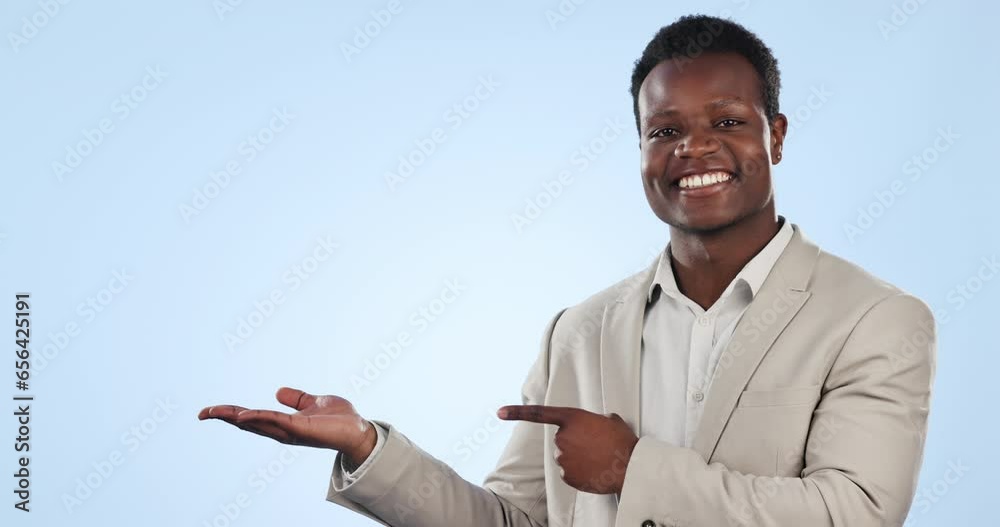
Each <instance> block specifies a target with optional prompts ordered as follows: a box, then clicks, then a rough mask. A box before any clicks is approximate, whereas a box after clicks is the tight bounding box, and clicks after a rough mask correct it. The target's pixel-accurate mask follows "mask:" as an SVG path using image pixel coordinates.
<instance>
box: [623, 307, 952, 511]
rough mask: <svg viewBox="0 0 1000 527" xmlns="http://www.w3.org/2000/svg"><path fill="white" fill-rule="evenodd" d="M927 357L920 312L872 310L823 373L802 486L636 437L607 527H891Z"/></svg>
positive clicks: (924, 389)
mask: <svg viewBox="0 0 1000 527" xmlns="http://www.w3.org/2000/svg"><path fill="white" fill-rule="evenodd" d="M936 346H937V344H936V330H935V328H934V319H933V315H932V314H931V311H930V309H929V308H928V307H927V305H926V304H924V303H923V302H922V301H921V300H919V299H917V298H916V297H914V296H911V295H908V294H905V293H899V294H896V295H894V296H890V297H887V298H885V299H883V300H881V301H879V302H877V303H876V304H875V305H874V306H873V307H872V308H870V309H869V310H868V312H867V313H865V315H864V316H863V317H862V318H861V320H860V321H859V322H858V323H857V325H856V326H855V327H854V329H853V330H852V332H851V334H850V335H849V336H848V338H847V340H846V341H845V344H844V346H843V348H842V349H841V351H840V353H839V355H838V357H837V359H836V360H835V362H834V364H833V366H832V370H831V371H830V373H829V376H828V378H827V380H826V383H825V385H824V389H823V391H824V393H823V395H822V398H821V399H820V402H819V404H818V406H817V408H816V410H815V412H814V414H813V426H812V428H811V429H810V432H809V435H808V438H807V441H806V449H805V466H804V468H803V470H802V472H801V477H799V478H790V477H769V476H767V477H766V476H757V475H753V474H742V473H739V472H736V471H732V470H729V469H727V468H726V467H725V466H723V465H722V464H720V463H712V464H708V463H706V461H705V459H704V458H702V457H701V455H699V454H698V453H697V452H695V451H694V450H691V449H687V448H680V447H676V446H673V445H669V444H667V443H663V442H660V441H657V440H655V439H653V438H650V437H643V438H641V439H640V440H639V443H638V444H637V445H636V448H635V450H634V452H633V454H632V458H631V460H630V461H629V464H628V467H627V468H626V473H625V483H624V485H623V488H622V495H621V502H620V504H619V509H618V518H617V525H643V522H644V521H646V520H653V521H654V522H656V525H669V526H674V525H691V526H694V525H720V526H721V525H734V526H735V525H754V526H762V527H778V526H786V525H809V526H815V527H819V526H837V527H847V526H849V527H863V526H889V525H892V526H899V525H902V524H903V522H904V521H905V519H906V515H907V512H908V511H909V508H910V503H911V501H912V500H913V495H914V492H915V488H916V484H917V476H918V475H919V471H920V464H921V462H922V459H923V448H924V440H925V438H926V432H927V416H928V411H929V405H930V394H931V385H932V383H933V379H934V371H935V355H936ZM818 421H824V422H826V423H828V424H829V425H830V426H826V427H821V426H816V425H817V422H818Z"/></svg>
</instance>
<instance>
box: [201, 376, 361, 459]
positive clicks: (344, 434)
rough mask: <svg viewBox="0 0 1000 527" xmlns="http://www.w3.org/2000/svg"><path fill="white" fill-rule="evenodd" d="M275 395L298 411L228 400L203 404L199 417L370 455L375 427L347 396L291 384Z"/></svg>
mask: <svg viewBox="0 0 1000 527" xmlns="http://www.w3.org/2000/svg"><path fill="white" fill-rule="evenodd" d="M275 397H276V398H277V399H278V402H280V403H281V404H283V405H285V406H288V407H291V408H294V409H296V410H298V411H297V412H295V413H291V414H289V413H284V412H277V411H274V410H251V409H247V408H244V407H242V406H235V405H230V404H225V405H218V406H208V407H205V408H203V409H202V410H201V412H199V413H198V419H202V420H204V419H220V420H222V421H225V422H227V423H229V424H232V425H234V426H236V427H238V428H240V429H243V430H247V431H249V432H253V433H255V434H259V435H262V436H265V437H270V438H272V439H274V440H276V441H280V442H282V443H286V444H290V445H304V446H311V447H318V448H330V449H334V450H340V451H342V452H344V453H345V454H347V455H348V456H349V457H351V458H353V459H358V458H361V459H364V458H365V457H367V454H368V452H365V450H366V449H365V444H366V443H369V442H371V443H374V441H372V440H373V439H374V437H375V431H374V429H373V428H372V427H371V425H370V424H369V423H368V421H366V420H365V419H364V418H363V417H361V416H360V415H359V414H358V412H357V411H356V410H355V409H354V405H352V404H351V403H350V401H348V400H347V399H344V398H343V397H337V396H336V395H318V396H317V395H312V394H308V393H306V392H303V391H302V390H296V389H294V388H287V387H283V388H280V389H279V390H278V392H277V393H276V394H275Z"/></svg>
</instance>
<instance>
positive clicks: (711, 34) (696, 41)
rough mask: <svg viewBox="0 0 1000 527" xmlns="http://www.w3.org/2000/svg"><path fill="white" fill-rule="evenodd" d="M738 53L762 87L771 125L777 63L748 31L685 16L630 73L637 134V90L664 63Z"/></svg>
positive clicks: (775, 109) (657, 37)
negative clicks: (705, 54)
mask: <svg viewBox="0 0 1000 527" xmlns="http://www.w3.org/2000/svg"><path fill="white" fill-rule="evenodd" d="M726 52H732V53H738V54H740V55H742V56H743V57H745V58H746V59H747V60H748V61H750V64H751V65H752V66H753V69H754V70H756V71H757V76H758V77H759V80H760V85H761V100H762V101H763V102H764V112H765V114H766V115H767V121H768V122H769V123H770V122H771V121H772V120H773V119H774V118H775V117H776V116H777V115H778V92H779V91H780V90H781V72H779V71H778V61H777V59H775V58H774V55H773V54H772V53H771V49H770V48H768V47H767V46H766V45H765V44H764V42H763V41H761V40H760V38H759V37H757V35H755V34H754V33H752V32H751V31H750V30H748V29H747V28H745V27H743V26H741V25H740V24H738V23H736V22H733V21H732V20H729V19H725V18H718V17H714V16H707V15H686V16H682V17H681V18H678V19H677V21H675V22H674V23H672V24H670V25H669V26H664V27H662V28H660V30H659V31H657V32H656V35H655V36H654V37H653V39H652V40H650V41H649V44H646V49H644V50H643V52H642V57H640V58H639V60H637V61H635V68H634V69H633V70H632V89H631V91H632V111H633V112H634V113H635V127H636V130H641V128H640V126H639V87H640V86H642V81H643V80H645V79H646V76H647V75H649V72H650V71H653V68H655V67H656V65H657V64H659V63H661V62H663V61H665V60H676V61H679V63H681V64H683V62H684V61H689V60H693V59H694V58H696V57H698V56H700V55H701V54H703V53H726Z"/></svg>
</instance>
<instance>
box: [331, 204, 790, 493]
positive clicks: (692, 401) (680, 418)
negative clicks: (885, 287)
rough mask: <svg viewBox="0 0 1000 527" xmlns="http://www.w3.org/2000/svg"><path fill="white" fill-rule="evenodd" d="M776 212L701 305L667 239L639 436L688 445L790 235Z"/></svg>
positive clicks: (644, 350)
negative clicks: (737, 266) (725, 358)
mask: <svg viewBox="0 0 1000 527" xmlns="http://www.w3.org/2000/svg"><path fill="white" fill-rule="evenodd" d="M778 219H779V221H780V222H781V227H780V228H779V230H778V233H777V234H775V236H774V237H773V238H771V241H770V242H768V243H767V245H765V246H764V248H763V249H761V250H760V252H758V253H757V254H756V255H755V256H754V257H753V258H752V259H751V260H750V261H749V262H747V264H746V265H745V266H744V267H743V269H741V270H740V272H739V273H737V275H736V277H735V278H733V281H732V282H730V283H729V286H727V287H726V289H725V290H724V291H723V292H722V296H720V297H719V299H718V300H717V301H716V302H715V303H714V304H712V306H711V307H709V308H708V309H707V310H704V309H702V308H701V306H699V305H698V304H697V303H695V302H694V301H693V300H691V299H690V298H688V297H686V296H684V295H682V294H681V292H680V290H679V289H678V288H677V282H676V281H675V280H674V274H673V268H672V266H671V263H670V257H669V254H670V244H669V243H668V244H667V247H666V248H665V249H664V254H663V258H661V259H660V265H659V266H658V267H657V269H656V273H655V275H654V277H653V282H652V283H651V284H650V287H649V291H648V293H647V304H646V313H645V316H644V318H643V326H642V347H641V354H642V355H641V360H640V387H641V388H640V389H641V395H640V403H639V404H640V421H641V426H642V430H639V431H636V434H637V435H638V436H640V437H642V436H644V435H652V436H653V437H655V438H657V439H660V440H662V441H666V442H669V443H671V444H673V445H676V446H682V447H690V446H691V442H692V440H693V439H694V433H695V431H696V430H697V428H698V422H699V421H700V420H701V413H702V409H703V407H704V406H703V403H704V400H705V396H706V394H707V393H708V389H709V387H710V386H711V380H712V374H713V372H714V370H715V366H716V364H718V361H719V355H720V354H721V353H722V350H723V349H724V348H725V346H726V344H727V343H728V342H729V338H730V337H731V336H732V334H733V329H734V328H735V327H736V323H737V322H738V321H739V319H740V317H741V316H742V315H743V312H744V311H746V308H747V307H749V305H750V301H751V300H753V297H754V296H755V295H756V294H757V291H759V290H760V286H761V284H763V283H764V279H765V278H767V275H768V274H769V273H770V272H771V268H772V267H774V263H775V262H776V261H777V260H778V256H780V255H781V253H782V251H784V249H785V246H787V245H788V241H789V240H791V238H792V226H791V223H789V222H788V221H786V220H785V218H784V217H783V216H778ZM372 426H374V427H375V430H376V432H377V433H378V440H377V442H376V444H375V449H374V450H372V453H371V455H369V456H368V459H366V460H365V461H364V462H363V463H362V464H361V466H359V467H357V468H356V469H355V468H354V467H351V466H349V464H348V463H347V462H346V460H345V459H344V458H343V457H341V461H342V463H341V465H340V467H339V468H340V471H341V473H342V476H343V478H344V485H345V486H347V485H350V484H351V483H352V482H354V481H355V480H356V479H357V478H359V477H361V475H362V474H364V471H365V469H366V468H367V467H368V466H369V465H370V464H371V461H372V460H373V459H375V456H377V455H378V452H379V451H380V450H381V448H382V445H383V444H384V443H385V439H386V434H387V431H386V430H385V429H383V428H382V427H381V426H379V425H378V424H375V423H372ZM352 469H353V470H352Z"/></svg>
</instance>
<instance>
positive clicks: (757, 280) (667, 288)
mask: <svg viewBox="0 0 1000 527" xmlns="http://www.w3.org/2000/svg"><path fill="white" fill-rule="evenodd" d="M778 220H779V221H780V222H781V227H780V228H779V229H778V232H777V234H775V235H774V237H772V238H771V241H769V242H767V245H765V246H764V248H763V249H761V250H760V252H758V253H757V254H756V255H754V257H753V258H751V259H750V261H749V262H747V264H746V265H744V266H743V269H740V272H739V273H737V274H736V276H735V277H734V278H733V281H732V282H730V283H729V285H728V286H727V287H726V290H725V291H723V293H722V297H726V296H727V295H729V293H731V292H732V290H733V289H734V288H735V287H736V285H738V284H744V283H745V284H746V285H747V286H749V287H750V295H751V298H752V297H755V296H757V291H759V290H760V287H761V286H762V285H763V284H764V279H766V278H767V275H768V274H770V272H771V269H772V268H773V267H774V264H775V262H777V261H778V257H779V256H781V253H782V252H784V250H785V247H787V246H788V242H789V241H790V240H791V239H792V224H791V223H789V222H788V220H787V219H785V217H784V216H780V215H779V216H778ZM656 286H660V288H661V289H662V290H663V291H664V292H666V293H667V294H670V295H671V296H681V292H680V289H678V287H677V282H676V280H674V271H673V267H672V265H671V262H670V244H669V243H668V244H667V247H666V248H665V249H664V250H663V254H662V255H661V257H660V263H659V265H657V267H656V273H655V274H654V275H653V282H652V283H651V284H649V290H648V291H647V292H646V301H647V302H652V301H653V298H654V296H653V293H654V292H655V291H656Z"/></svg>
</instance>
